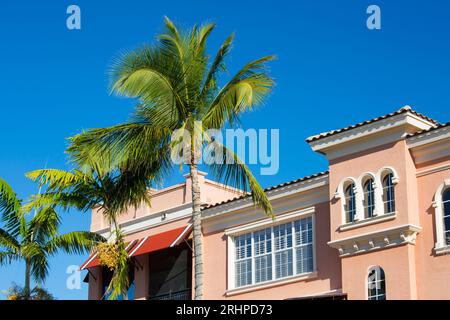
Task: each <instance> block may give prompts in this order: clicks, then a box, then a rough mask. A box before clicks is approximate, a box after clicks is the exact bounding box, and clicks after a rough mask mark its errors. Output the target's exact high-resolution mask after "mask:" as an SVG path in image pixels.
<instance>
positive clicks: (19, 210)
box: [0, 178, 103, 300]
mask: <svg viewBox="0 0 450 320" xmlns="http://www.w3.org/2000/svg"><path fill="white" fill-rule="evenodd" d="M32 210H34V216H33V217H32V218H31V219H28V220H27V218H26V216H27V214H28V213H29V212H30V211H32ZM0 213H1V215H2V216H1V217H2V222H3V223H4V228H0V266H1V265H5V264H10V263H11V262H13V261H19V260H22V261H24V262H25V285H24V288H23V291H22V298H23V299H24V300H29V299H30V298H31V297H32V295H34V294H36V293H37V292H38V291H39V290H40V289H39V288H40V286H39V285H40V284H42V283H44V282H45V279H46V277H47V276H48V272H49V262H48V259H49V257H51V256H54V255H55V254H56V253H57V252H59V251H62V252H65V253H68V254H81V253H84V252H88V251H89V250H91V249H92V248H93V247H94V245H95V244H96V243H97V242H98V241H102V239H103V238H102V237H100V236H99V235H97V234H94V233H91V232H84V231H75V232H69V233H66V234H60V233H59V231H58V229H59V226H60V224H61V220H60V217H59V215H58V213H57V212H56V210H55V204H46V205H44V206H41V205H36V204H35V203H33V202H30V203H28V204H23V203H22V201H21V200H20V199H19V198H18V197H17V195H16V193H15V192H14V191H13V189H12V188H11V187H10V186H9V185H8V184H7V183H6V181H4V180H3V179H1V178H0ZM31 278H33V280H34V281H35V282H36V283H37V284H38V286H37V287H36V288H35V289H33V290H31Z"/></svg>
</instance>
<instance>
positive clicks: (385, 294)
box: [365, 266, 387, 301]
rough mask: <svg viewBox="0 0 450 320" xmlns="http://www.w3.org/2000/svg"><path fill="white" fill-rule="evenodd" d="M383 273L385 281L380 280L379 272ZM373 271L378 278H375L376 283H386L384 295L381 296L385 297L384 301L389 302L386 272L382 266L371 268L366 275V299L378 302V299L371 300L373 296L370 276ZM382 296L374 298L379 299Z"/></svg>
mask: <svg viewBox="0 0 450 320" xmlns="http://www.w3.org/2000/svg"><path fill="white" fill-rule="evenodd" d="M380 270H381V271H383V274H384V279H383V280H381V279H378V272H379V271H380ZM371 271H375V276H376V278H375V283H381V281H383V282H384V294H381V295H384V300H387V283H386V272H385V271H384V269H383V268H382V267H381V266H373V267H370V268H369V270H368V271H367V274H366V280H365V281H366V297H367V300H371V301H376V300H378V299H370V298H371V296H369V285H370V284H369V275H370V272H371ZM381 295H380V294H377V295H375V296H373V297H379V296H381Z"/></svg>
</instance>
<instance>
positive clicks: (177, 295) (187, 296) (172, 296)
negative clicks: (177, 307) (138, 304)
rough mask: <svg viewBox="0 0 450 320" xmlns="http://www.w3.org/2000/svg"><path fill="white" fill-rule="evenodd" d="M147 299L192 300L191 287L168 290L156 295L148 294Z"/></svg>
mask: <svg viewBox="0 0 450 320" xmlns="http://www.w3.org/2000/svg"><path fill="white" fill-rule="evenodd" d="M148 300H192V291H191V289H186V290H182V291H175V292H169V293H167V294H161V295H157V296H150V297H149V298H148Z"/></svg>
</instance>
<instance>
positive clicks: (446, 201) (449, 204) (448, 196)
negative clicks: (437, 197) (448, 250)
mask: <svg viewBox="0 0 450 320" xmlns="http://www.w3.org/2000/svg"><path fill="white" fill-rule="evenodd" d="M442 209H443V214H444V215H443V217H444V237H445V244H447V245H450V188H448V189H447V190H445V191H444V192H443V193H442Z"/></svg>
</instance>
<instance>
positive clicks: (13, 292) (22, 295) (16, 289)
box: [4, 283, 55, 300]
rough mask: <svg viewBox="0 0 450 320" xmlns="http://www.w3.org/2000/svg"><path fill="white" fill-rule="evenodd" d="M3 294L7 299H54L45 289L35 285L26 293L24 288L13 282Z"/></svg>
mask: <svg viewBox="0 0 450 320" xmlns="http://www.w3.org/2000/svg"><path fill="white" fill-rule="evenodd" d="M4 294H5V296H6V299H8V300H55V297H54V296H53V295H52V294H51V293H50V292H48V291H47V289H44V288H41V287H39V286H37V287H35V288H34V289H33V290H31V293H30V294H27V293H26V290H25V289H24V288H22V287H20V286H18V285H17V284H15V283H13V284H12V286H11V287H10V288H9V289H8V290H6V291H5V292H4Z"/></svg>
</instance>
